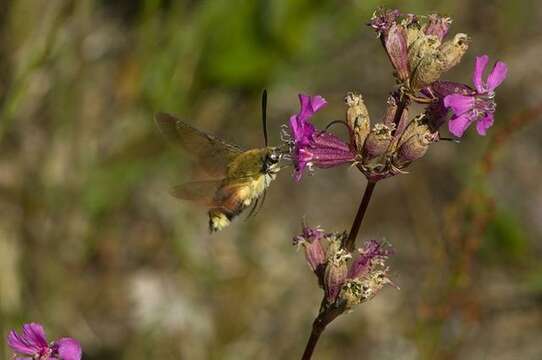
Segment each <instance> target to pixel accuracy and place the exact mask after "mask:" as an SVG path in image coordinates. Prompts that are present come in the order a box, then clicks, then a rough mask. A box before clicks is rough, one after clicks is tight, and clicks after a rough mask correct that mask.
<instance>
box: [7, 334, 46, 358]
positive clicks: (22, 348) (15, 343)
mask: <svg viewBox="0 0 542 360" xmlns="http://www.w3.org/2000/svg"><path fill="white" fill-rule="evenodd" d="M8 346H9V347H10V348H11V350H13V351H14V352H17V353H19V354H26V355H34V354H36V353H37V352H38V351H39V349H38V348H36V346H35V345H34V344H30V343H29V342H28V341H26V339H24V338H21V337H20V336H19V335H18V334H17V333H16V332H15V331H14V330H12V331H10V332H9V335H8Z"/></svg>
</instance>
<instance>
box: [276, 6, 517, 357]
mask: <svg viewBox="0 0 542 360" xmlns="http://www.w3.org/2000/svg"><path fill="white" fill-rule="evenodd" d="M451 23H452V20H451V19H450V18H449V17H444V16H440V15H436V14H431V15H427V16H417V15H413V14H402V13H401V12H400V11H398V10H385V9H380V10H378V11H376V12H375V13H374V14H373V17H372V19H371V21H370V22H369V24H368V25H369V26H370V27H371V28H373V29H374V30H375V32H376V34H377V37H378V38H379V39H380V41H381V43H382V45H383V47H384V50H385V52H386V54H387V56H388V59H389V61H390V63H391V65H392V67H393V76H394V77H395V79H396V83H397V86H396V87H394V88H393V89H392V90H391V92H390V93H389V96H388V98H387V102H386V106H385V110H384V114H383V115H382V116H381V117H380V118H379V120H378V121H376V122H374V121H371V117H370V115H369V111H368V109H367V107H366V106H365V103H364V100H363V97H362V95H361V94H359V93H355V92H348V93H347V94H346V97H345V103H346V114H345V119H344V121H342V120H339V121H333V122H332V124H335V123H342V124H344V125H345V126H346V128H347V130H348V139H345V140H343V139H341V138H339V137H338V136H336V135H335V134H332V133H330V132H329V131H328V130H329V128H330V125H328V126H327V127H326V128H325V129H324V130H317V129H316V127H315V126H314V125H313V124H312V123H311V117H312V115H314V114H315V113H316V112H317V111H318V110H320V109H321V108H322V107H323V106H324V105H325V104H326V101H325V100H324V99H323V98H322V97H321V96H318V95H316V96H307V95H300V101H301V109H300V111H299V113H298V114H295V115H292V117H291V118H290V123H289V127H288V134H287V136H285V140H286V143H287V147H288V149H289V151H288V154H286V156H285V158H287V159H290V160H291V161H292V163H293V166H294V168H295V174H294V176H295V179H296V180H297V181H299V180H300V179H301V177H302V175H303V173H304V171H305V170H306V169H309V170H312V169H313V168H329V167H334V166H338V165H343V164H350V165H352V166H353V167H354V166H355V167H357V168H358V169H359V170H360V171H361V172H362V173H363V174H364V175H365V177H366V178H367V180H368V184H367V188H366V190H365V193H364V195H363V199H362V201H361V204H360V207H359V210H358V212H357V214H356V218H355V220H354V222H353V224H352V230H351V233H350V234H346V233H326V232H324V231H323V230H322V229H320V228H310V227H308V226H306V225H303V231H302V233H301V234H300V235H298V236H296V237H295V238H294V243H295V244H297V245H298V246H299V247H302V248H303V249H304V252H305V257H306V259H307V262H308V264H309V266H310V268H311V270H312V271H313V272H314V274H315V275H316V276H317V278H318V284H319V285H320V287H321V288H323V290H324V297H323V300H322V305H321V307H320V311H319V313H318V316H317V317H316V319H315V322H314V323H313V332H312V334H311V338H310V339H313V338H314V337H315V336H316V338H318V334H319V333H320V332H321V331H323V329H324V328H325V327H326V326H327V324H329V323H330V322H331V321H333V319H335V318H336V317H337V316H339V315H341V314H342V313H344V312H345V311H346V310H349V309H351V308H352V307H353V306H355V305H357V304H360V303H363V302H365V301H367V300H370V299H371V298H372V297H374V296H375V295H376V294H377V293H378V292H379V291H380V290H381V289H382V288H383V287H384V286H385V285H387V284H390V285H393V283H392V282H391V280H390V279H389V277H388V272H389V270H388V267H386V264H385V262H386V260H387V259H388V257H389V256H390V255H391V250H390V249H389V248H388V247H386V246H384V245H383V244H381V243H379V242H377V241H374V240H372V241H369V242H366V243H365V244H364V245H363V246H362V247H361V248H360V249H358V250H355V251H352V249H354V248H355V241H356V238H357V234H358V232H359V229H360V225H361V222H362V220H363V216H364V214H365V211H366V210H367V206H368V203H369V200H370V198H371V194H372V192H373V189H374V186H375V184H376V182H378V181H380V180H382V179H385V178H389V177H391V176H395V175H398V174H401V173H405V172H406V170H407V168H408V167H409V166H410V165H411V164H412V163H413V162H414V161H416V160H418V159H420V158H422V157H423V156H424V155H425V154H426V153H427V151H428V149H429V146H430V145H432V144H434V143H437V142H439V141H440V140H442V139H444V137H442V136H441V128H442V127H443V125H445V124H446V123H448V130H449V132H450V133H451V134H452V135H454V136H456V137H461V136H463V135H464V133H465V131H466V130H467V128H468V127H469V126H470V125H471V124H473V123H476V130H477V132H478V134H480V135H486V133H487V131H488V129H489V128H490V127H491V126H492V125H493V122H494V116H495V109H496V102H495V89H496V88H497V87H498V86H499V85H500V84H501V83H502V82H503V81H504V79H505V78H506V76H507V66H506V64H505V63H504V62H502V61H497V62H496V63H495V65H494V66H493V69H492V70H491V71H490V73H489V75H488V76H487V78H485V77H484V72H485V70H486V68H487V67H488V63H489V58H488V56H487V55H483V56H478V57H477V58H476V62H475V66H474V73H473V84H474V87H471V86H469V85H466V84H463V83H459V82H452V81H448V80H444V79H441V77H442V76H443V74H445V73H446V72H448V71H449V70H450V69H452V68H453V67H454V66H456V65H457V64H459V63H460V61H461V59H462V58H463V56H464V55H465V53H466V52H467V50H468V48H469V44H470V41H471V39H470V38H469V36H468V35H467V34H464V33H457V34H455V35H453V36H449V35H448V32H449V30H450V25H451ZM413 103H417V104H420V105H422V110H421V111H420V112H418V113H414V114H413V113H411V111H412V108H411V107H410V105H411V104H413ZM311 346H312V348H311ZM313 347H314V343H313V342H311V340H309V342H308V344H307V348H306V352H305V354H311V353H312V350H313ZM304 358H305V357H304Z"/></svg>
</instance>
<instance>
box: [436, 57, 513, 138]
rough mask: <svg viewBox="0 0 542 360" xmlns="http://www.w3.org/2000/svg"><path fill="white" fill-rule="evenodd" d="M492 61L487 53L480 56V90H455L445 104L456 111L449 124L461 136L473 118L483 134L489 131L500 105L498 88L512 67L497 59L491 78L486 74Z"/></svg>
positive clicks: (476, 82)
mask: <svg viewBox="0 0 542 360" xmlns="http://www.w3.org/2000/svg"><path fill="white" fill-rule="evenodd" d="M488 61H489V57H488V56H487V55H483V56H478V57H476V63H475V68H474V74H473V83H474V86H475V88H476V91H475V92H474V93H473V94H471V95H463V94H451V95H447V96H446V97H445V98H444V106H445V107H447V108H449V109H451V110H452V112H453V115H452V118H451V119H450V121H449V123H448V128H449V130H450V132H451V133H452V134H454V135H455V136H457V137H461V136H463V133H464V132H465V131H466V130H467V128H468V127H469V126H470V124H472V123H473V122H476V130H477V131H478V134H480V135H485V134H486V132H487V129H489V128H490V127H491V126H492V125H493V120H494V113H495V108H496V103H495V89H496V88H497V87H498V86H499V85H500V84H501V83H502V82H503V81H504V79H505V78H506V75H507V73H508V67H507V66H506V64H505V63H504V62H502V61H497V62H496V63H495V65H494V66H493V70H492V71H491V73H490V74H489V76H488V77H487V80H486V81H484V80H482V75H483V73H484V71H485V69H486V67H487V64H488Z"/></svg>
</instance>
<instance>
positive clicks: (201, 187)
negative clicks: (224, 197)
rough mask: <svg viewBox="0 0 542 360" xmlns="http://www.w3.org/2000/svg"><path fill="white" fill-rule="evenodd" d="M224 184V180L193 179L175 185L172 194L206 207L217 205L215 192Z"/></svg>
mask: <svg viewBox="0 0 542 360" xmlns="http://www.w3.org/2000/svg"><path fill="white" fill-rule="evenodd" d="M221 185H222V180H207V181H191V182H187V183H184V184H181V185H177V186H174V187H173V188H172V189H171V195H172V196H174V197H176V198H177V199H181V200H188V201H192V202H195V203H198V204H200V205H203V206H206V207H213V206H214V205H215V200H214V198H215V194H216V192H217V191H218V189H219V188H220V186H221Z"/></svg>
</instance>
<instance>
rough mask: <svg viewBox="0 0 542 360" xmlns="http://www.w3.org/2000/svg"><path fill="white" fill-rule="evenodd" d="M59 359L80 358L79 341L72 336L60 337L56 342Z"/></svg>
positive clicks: (76, 359) (70, 359) (77, 359)
mask: <svg viewBox="0 0 542 360" xmlns="http://www.w3.org/2000/svg"><path fill="white" fill-rule="evenodd" d="M56 345H57V346H58V356H59V359H60V360H80V359H81V352H82V351H81V345H80V344H79V341H77V340H75V339H72V338H62V339H60V340H58V341H57V342H56Z"/></svg>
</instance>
